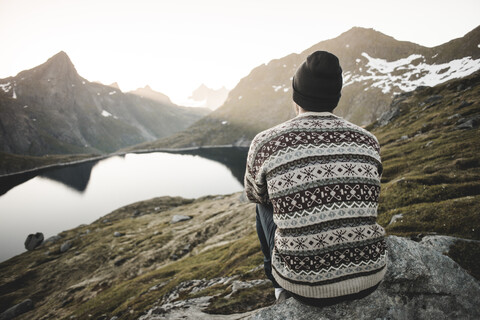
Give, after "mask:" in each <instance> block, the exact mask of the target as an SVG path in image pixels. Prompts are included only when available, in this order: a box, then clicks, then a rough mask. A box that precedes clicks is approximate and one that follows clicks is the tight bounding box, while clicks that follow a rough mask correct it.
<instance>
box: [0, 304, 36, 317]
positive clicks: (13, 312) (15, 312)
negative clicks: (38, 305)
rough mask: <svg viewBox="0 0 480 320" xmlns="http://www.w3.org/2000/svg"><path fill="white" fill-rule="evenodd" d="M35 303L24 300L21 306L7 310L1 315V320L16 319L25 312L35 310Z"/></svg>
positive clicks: (17, 305)
mask: <svg viewBox="0 0 480 320" xmlns="http://www.w3.org/2000/svg"><path fill="white" fill-rule="evenodd" d="M33 307H34V305H33V301H32V300H30V299H27V300H24V301H22V302H20V303H19V304H16V305H14V306H13V307H11V308H9V309H7V310H5V311H4V312H2V313H1V314H0V320H10V319H13V318H15V317H18V316H19V315H21V314H24V313H25V312H28V311H30V310H33Z"/></svg>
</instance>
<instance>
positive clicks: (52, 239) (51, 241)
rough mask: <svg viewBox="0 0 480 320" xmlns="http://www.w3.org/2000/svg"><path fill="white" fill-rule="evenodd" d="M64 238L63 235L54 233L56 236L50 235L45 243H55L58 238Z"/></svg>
mask: <svg viewBox="0 0 480 320" xmlns="http://www.w3.org/2000/svg"><path fill="white" fill-rule="evenodd" d="M60 239H62V237H61V236H59V235H54V236H51V237H49V238H48V239H47V240H45V241H44V242H43V243H44V244H47V243H55V242H57V241H58V240H60Z"/></svg>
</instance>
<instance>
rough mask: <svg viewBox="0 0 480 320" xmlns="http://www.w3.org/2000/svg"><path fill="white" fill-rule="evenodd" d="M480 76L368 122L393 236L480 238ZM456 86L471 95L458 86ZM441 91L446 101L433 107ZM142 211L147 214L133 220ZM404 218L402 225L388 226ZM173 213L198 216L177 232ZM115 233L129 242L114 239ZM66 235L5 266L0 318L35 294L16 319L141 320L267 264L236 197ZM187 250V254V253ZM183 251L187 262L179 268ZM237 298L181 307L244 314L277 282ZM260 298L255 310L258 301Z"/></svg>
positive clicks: (125, 213)
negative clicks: (213, 282) (170, 297)
mask: <svg viewBox="0 0 480 320" xmlns="http://www.w3.org/2000/svg"><path fill="white" fill-rule="evenodd" d="M479 78H480V77H479V76H472V77H469V78H468V79H466V80H463V81H460V82H452V83H449V84H445V85H442V86H439V87H436V88H430V89H424V90H421V91H418V92H416V93H415V94H413V95H412V96H403V97H401V99H399V100H397V101H396V102H395V103H396V104H395V106H397V107H399V116H398V117H397V118H396V119H394V120H393V121H392V122H391V123H390V124H388V125H386V126H384V127H376V128H375V126H374V125H372V126H371V128H370V129H372V130H373V131H374V133H375V134H376V135H377V136H378V138H379V139H380V142H381V144H382V157H383V163H384V174H383V188H382V194H381V204H380V210H379V222H380V223H381V224H382V225H384V226H386V229H387V232H388V233H390V234H401V235H416V234H418V233H430V232H437V233H439V234H447V235H457V236H461V237H466V238H473V239H479V233H478V229H480V228H478V226H479V225H480V223H479V222H480V221H479V215H478V209H479V203H480V201H479V200H480V199H479V197H480V196H479V193H480V188H479V181H480V179H479V178H480V160H479V159H480V157H479V145H478V141H479V139H478V133H479V132H478V130H479V129H478V125H477V126H476V127H475V128H473V129H463V130H460V129H456V126H457V125H458V124H459V121H460V120H461V119H469V118H472V117H475V116H478V115H479V104H478V101H480V99H479V94H480V86H479V83H480V80H479ZM459 84H462V85H463V87H464V88H465V89H462V88H460V89H458V90H457V88H458V85H459ZM435 95H442V96H443V98H442V99H439V100H437V101H432V100H433V98H432V97H433V96H435ZM465 102H467V103H465ZM470 102H472V104H470V105H467V104H468V103H470ZM457 114H458V116H457ZM452 116H453V117H452ZM477 123H478V122H477ZM404 136H407V137H404ZM402 137H403V138H402ZM139 212H140V213H145V215H142V216H140V217H136V218H133V217H132V216H133V215H134V214H135V213H139ZM400 213H401V214H403V218H401V219H400V220H398V221H397V222H396V223H394V224H391V225H389V226H387V225H388V223H389V222H390V220H391V217H392V216H393V215H395V214H400ZM174 214H187V215H191V216H193V219H191V220H189V221H186V222H181V223H178V224H174V225H171V224H170V223H169V221H170V219H171V216H172V215H174ZM105 219H107V220H105ZM87 230H90V232H88V231H87ZM115 231H119V232H123V233H125V235H124V236H122V237H114V236H113V233H114V232H115ZM61 235H62V237H63V238H62V240H61V241H59V242H57V243H54V244H47V245H44V246H43V247H41V248H39V249H36V250H35V251H32V252H27V253H24V254H22V255H19V256H17V257H14V258H12V259H10V260H8V261H6V262H3V263H1V264H0V275H1V276H0V306H2V308H0V311H2V309H4V308H6V307H7V306H10V305H12V304H14V303H18V302H20V301H22V300H24V299H26V298H32V299H33V300H34V301H35V304H36V307H35V310H34V311H32V312H29V313H27V314H25V315H23V316H21V317H19V319H42V318H49V317H50V318H70V316H72V315H73V316H76V318H77V319H85V318H93V319H96V318H98V317H100V316H102V315H106V316H107V319H108V318H109V317H111V316H113V315H117V316H119V317H120V319H136V318H138V316H139V315H141V314H142V312H144V311H145V310H147V309H148V308H151V307H152V306H153V305H155V304H156V303H157V302H158V301H159V300H161V299H162V297H163V296H164V295H166V294H168V293H169V292H171V290H172V289H173V288H174V287H175V286H177V285H178V284H179V283H182V282H184V281H188V280H192V279H203V278H206V279H212V278H216V277H222V276H232V275H238V276H239V279H263V278H264V275H263V270H261V269H259V270H256V269H254V268H255V267H257V266H259V265H261V262H262V255H261V253H260V249H259V246H258V241H257V239H256V235H255V231H254V207H253V205H252V204H248V203H243V202H241V201H240V200H239V194H235V195H231V196H222V197H218V198H215V197H205V198H201V199H197V200H195V201H193V202H192V200H186V199H180V198H169V197H163V198H156V199H152V200H148V201H143V202H139V203H135V204H132V205H130V206H126V207H123V208H120V209H118V210H116V211H114V212H112V213H111V214H109V215H107V216H106V217H104V218H102V219H99V220H98V221H96V222H94V223H93V224H91V225H88V226H81V227H78V228H75V229H72V230H69V231H66V232H63V233H62V234H61ZM67 240H70V241H72V243H73V247H72V248H71V249H70V250H69V251H67V252H65V253H63V254H60V253H59V251H58V250H59V247H60V244H62V243H63V242H64V241H67ZM188 244H190V248H189V250H188V251H189V252H188V253H185V252H184V251H182V249H183V248H185V246H186V245H188ZM465 252H470V253H471V252H474V253H475V252H479V248H478V245H476V246H474V247H472V248H466V247H465V246H456V247H455V250H453V251H451V252H450V255H451V256H452V257H454V258H455V259H457V261H460V262H461V263H462V264H463V265H464V266H465V267H466V268H467V269H469V270H470V271H471V272H475V266H478V263H479V261H478V259H479V258H478V257H479V255H475V254H473V255H472V254H470V255H466V254H465ZM47 253H48V254H47ZM174 254H176V255H177V256H179V257H181V258H180V259H179V260H176V261H174V260H172V259H171V258H172V255H174ZM184 254H185V256H183V257H182V255H184ZM252 270H256V271H252ZM478 276H479V275H478V273H477V277H478ZM155 286H157V287H155ZM152 288H155V289H154V290H153V289H152ZM230 292H231V286H230V285H219V286H216V287H213V288H209V289H206V290H205V291H203V292H202V291H201V292H197V293H195V294H193V293H192V292H188V291H187V292H185V293H183V295H181V296H179V297H178V299H184V298H188V297H193V296H200V295H207V294H219V296H218V297H217V298H215V300H214V302H213V304H211V305H210V307H209V312H212V313H219V312H220V313H221V312H225V313H230V312H239V311H245V310H248V308H256V307H260V306H263V305H268V304H270V303H272V301H273V297H272V290H271V288H270V287H269V286H260V287H255V288H252V289H246V290H243V291H240V292H239V293H238V294H236V295H233V296H232V297H231V298H229V299H226V298H224V296H225V295H227V294H228V293H230ZM252 296H253V297H255V298H256V299H255V300H256V301H255V303H254V302H252V301H250V300H251V297H252ZM249 297H250V298H249ZM249 299H250V300H249Z"/></svg>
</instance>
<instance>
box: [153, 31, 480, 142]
mask: <svg viewBox="0 0 480 320" xmlns="http://www.w3.org/2000/svg"><path fill="white" fill-rule="evenodd" d="M479 46H480V27H477V28H475V29H474V30H473V31H471V32H469V33H468V34H466V35H465V36H464V37H462V38H459V39H454V40H452V41H449V42H447V43H445V44H443V45H440V46H437V47H433V48H427V47H423V46H421V45H418V44H415V43H412V42H407V41H398V40H396V39H394V38H392V37H390V36H387V35H385V34H383V33H381V32H378V31H375V30H373V29H365V28H359V27H355V28H352V29H350V30H349V31H347V32H345V33H343V34H341V35H340V36H338V37H337V38H334V39H330V40H326V41H322V42H320V43H318V44H316V45H314V46H312V47H311V48H309V49H307V50H305V51H303V52H302V53H300V54H290V55H288V56H285V57H283V58H280V59H275V60H272V61H270V62H269V63H268V64H264V65H261V66H258V67H257V68H255V69H253V70H252V71H251V72H250V74H249V75H248V76H246V77H245V78H243V79H241V80H240V82H239V83H238V85H237V86H236V87H235V88H234V89H232V90H231V91H230V93H229V96H228V98H227V100H226V102H225V103H224V105H223V106H221V107H220V108H218V109H217V110H215V111H214V112H212V113H211V114H209V115H208V116H207V117H205V118H202V119H200V120H199V121H198V122H196V123H195V124H194V125H192V126H191V127H190V128H188V129H187V131H185V132H180V133H178V134H176V135H174V136H172V137H169V138H167V139H164V140H161V141H158V142H157V143H156V145H157V146H159V145H163V146H167V145H168V146H189V145H213V144H245V145H246V144H248V143H249V141H250V139H252V138H253V136H254V135H255V134H256V133H258V132H259V131H261V130H264V129H266V128H269V127H271V126H273V125H275V124H278V123H281V122H283V121H285V120H287V119H289V118H291V117H292V116H293V115H294V113H293V108H292V105H293V102H292V89H291V82H292V76H293V74H294V73H295V71H296V69H297V68H298V66H299V65H300V64H301V63H302V62H303V61H304V60H305V59H306V57H307V56H308V55H309V54H310V53H312V52H314V51H316V50H325V51H329V52H332V53H333V54H335V55H337V56H338V58H339V60H340V64H341V66H342V70H343V83H344V84H343V89H342V97H341V99H340V102H339V105H338V106H337V108H336V109H335V111H334V113H336V114H338V115H340V116H342V117H344V118H346V119H347V120H350V121H352V122H354V123H356V124H359V125H368V124H369V123H372V122H374V121H375V120H376V119H377V118H378V117H379V116H380V115H381V114H383V113H384V112H385V111H387V109H388V108H389V105H390V102H391V100H392V98H393V97H394V96H395V95H396V94H399V93H402V92H405V91H412V90H414V89H415V88H416V87H418V86H435V85H437V84H439V83H442V82H445V81H448V80H450V79H453V78H461V77H464V76H467V75H470V74H472V73H473V72H475V71H477V70H479V69H480V47H479Z"/></svg>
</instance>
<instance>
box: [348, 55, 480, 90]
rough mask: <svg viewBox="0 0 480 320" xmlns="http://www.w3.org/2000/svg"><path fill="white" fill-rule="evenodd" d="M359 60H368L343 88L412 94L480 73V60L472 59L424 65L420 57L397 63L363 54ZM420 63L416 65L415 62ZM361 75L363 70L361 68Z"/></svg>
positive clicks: (401, 60)
mask: <svg viewBox="0 0 480 320" xmlns="http://www.w3.org/2000/svg"><path fill="white" fill-rule="evenodd" d="M362 56H363V57H365V58H366V59H367V60H368V63H367V64H366V68H365V69H366V70H365V72H364V73H363V74H357V75H353V76H348V75H346V77H345V78H344V85H343V86H344V87H346V86H348V85H350V84H352V83H355V82H360V83H364V84H365V81H367V83H366V85H368V84H369V83H370V86H371V87H376V88H379V89H381V90H382V92H383V93H389V92H391V91H392V89H395V88H396V89H398V90H400V91H412V90H414V89H415V88H416V87H418V86H431V87H433V86H435V85H437V84H439V83H442V82H445V81H448V80H451V79H454V78H462V77H465V76H468V75H470V74H472V73H474V72H475V71H477V70H479V69H480V59H477V60H473V59H472V58H471V57H464V58H462V59H456V60H452V61H450V62H447V63H442V64H432V65H430V64H427V63H425V58H424V57H423V56H422V55H419V54H412V55H410V56H408V57H406V58H402V59H399V60H396V61H386V60H385V59H380V58H373V57H370V56H369V55H368V54H367V53H365V52H363V53H362ZM419 59H421V60H420V62H419V63H416V65H414V64H412V62H413V61H415V60H419ZM360 71H362V69H361V68H360Z"/></svg>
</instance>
